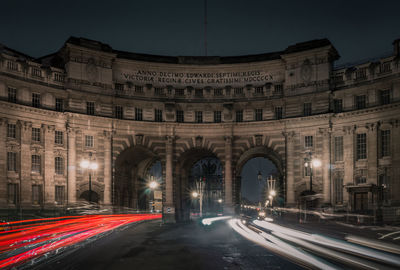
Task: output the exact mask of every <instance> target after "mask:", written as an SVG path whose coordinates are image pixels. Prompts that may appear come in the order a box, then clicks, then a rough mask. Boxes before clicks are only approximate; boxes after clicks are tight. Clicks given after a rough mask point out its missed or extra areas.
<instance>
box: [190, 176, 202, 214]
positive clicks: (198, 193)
mask: <svg viewBox="0 0 400 270" xmlns="http://www.w3.org/2000/svg"><path fill="white" fill-rule="evenodd" d="M203 193H204V183H203V181H202V178H201V177H200V181H198V182H196V190H195V191H193V192H192V197H193V198H194V199H196V198H197V197H199V204H200V217H202V216H203Z"/></svg>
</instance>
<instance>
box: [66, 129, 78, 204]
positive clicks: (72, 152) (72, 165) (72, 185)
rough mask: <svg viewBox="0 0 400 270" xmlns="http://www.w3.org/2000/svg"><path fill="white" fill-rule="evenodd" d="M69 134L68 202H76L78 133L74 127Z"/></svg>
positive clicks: (69, 130)
mask: <svg viewBox="0 0 400 270" xmlns="http://www.w3.org/2000/svg"><path fill="white" fill-rule="evenodd" d="M67 134H68V203H69V204H71V203H75V202H76V145H75V144H76V133H75V130H74V129H72V128H68V129H67Z"/></svg>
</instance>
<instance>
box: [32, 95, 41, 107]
mask: <svg viewBox="0 0 400 270" xmlns="http://www.w3.org/2000/svg"><path fill="white" fill-rule="evenodd" d="M32 106H33V107H35V108H40V94H38V93H32Z"/></svg>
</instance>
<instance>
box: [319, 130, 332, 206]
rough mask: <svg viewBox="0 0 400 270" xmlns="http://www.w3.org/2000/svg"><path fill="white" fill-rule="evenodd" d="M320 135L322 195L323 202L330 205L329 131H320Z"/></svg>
mask: <svg viewBox="0 0 400 270" xmlns="http://www.w3.org/2000/svg"><path fill="white" fill-rule="evenodd" d="M320 133H321V135H322V157H321V158H322V160H321V166H322V193H323V195H324V199H323V202H324V203H327V204H330V202H331V182H330V178H329V170H330V167H331V163H330V161H331V160H330V136H331V133H330V130H329V129H322V130H320Z"/></svg>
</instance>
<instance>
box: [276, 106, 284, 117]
mask: <svg viewBox="0 0 400 270" xmlns="http://www.w3.org/2000/svg"><path fill="white" fill-rule="evenodd" d="M282 118H283V109H282V107H275V119H277V120H279V119H282Z"/></svg>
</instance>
